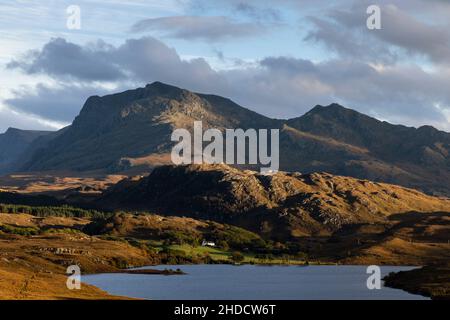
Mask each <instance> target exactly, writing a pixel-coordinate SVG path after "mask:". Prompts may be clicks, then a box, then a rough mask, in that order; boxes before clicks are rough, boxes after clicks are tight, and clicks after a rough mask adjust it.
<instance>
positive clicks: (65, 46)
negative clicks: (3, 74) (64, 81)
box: [7, 38, 124, 81]
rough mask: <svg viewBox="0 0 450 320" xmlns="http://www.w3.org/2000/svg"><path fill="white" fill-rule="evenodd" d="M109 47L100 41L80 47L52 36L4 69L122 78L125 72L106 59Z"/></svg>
mask: <svg viewBox="0 0 450 320" xmlns="http://www.w3.org/2000/svg"><path fill="white" fill-rule="evenodd" d="M112 49H113V48H112V47H111V46H109V45H107V44H105V43H104V42H102V41H99V42H97V43H95V44H91V45H87V46H79V45H77V44H74V43H70V42H67V41H66V40H65V39H62V38H55V39H52V40H51V41H49V42H48V43H47V44H45V45H44V47H43V48H42V49H41V50H33V51H29V52H27V53H26V54H25V55H24V56H23V57H22V58H21V59H18V60H13V61H11V62H10V63H8V64H7V68H9V69H21V70H23V71H24V72H26V73H28V74H36V73H46V74H49V75H51V76H56V77H74V78H77V79H82V80H105V81H114V80H117V79H120V78H123V77H124V74H123V73H122V71H121V70H120V69H119V67H118V66H116V65H115V64H114V62H113V61H111V60H110V59H107V57H108V56H109V55H110V53H111V52H110V51H111V50H112ZM105 58H106V59H105Z"/></svg>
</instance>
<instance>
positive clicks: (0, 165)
mask: <svg viewBox="0 0 450 320" xmlns="http://www.w3.org/2000/svg"><path fill="white" fill-rule="evenodd" d="M49 133H50V132H48V131H32V130H20V129H15V128H9V129H8V130H7V131H6V132H5V133H3V134H0V173H5V172H8V171H9V170H10V169H11V168H12V166H14V165H16V161H17V160H18V159H19V158H20V157H21V156H22V155H23V154H24V152H25V151H26V150H27V148H28V147H29V146H30V145H31V144H32V143H33V142H34V141H36V139H38V138H40V137H43V136H46V135H48V134H49Z"/></svg>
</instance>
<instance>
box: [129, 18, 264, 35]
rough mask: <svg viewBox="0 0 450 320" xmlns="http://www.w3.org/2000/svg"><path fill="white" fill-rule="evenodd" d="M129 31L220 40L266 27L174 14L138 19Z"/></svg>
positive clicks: (262, 30) (249, 33)
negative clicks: (173, 15)
mask: <svg viewBox="0 0 450 320" xmlns="http://www.w3.org/2000/svg"><path fill="white" fill-rule="evenodd" d="M131 31H132V32H135V33H140V32H148V31H150V32H162V34H163V35H164V36H167V37H171V38H179V39H186V40H207V41H220V40H226V39H236V38H244V37H251V36H256V35H260V34H262V33H264V32H266V31H267V28H266V27H265V26H264V25H263V24H261V23H253V22H236V21H234V20H232V19H230V18H228V17H224V16H176V17H162V18H152V19H144V20H140V21H138V22H137V23H135V24H134V25H133V26H132V27H131Z"/></svg>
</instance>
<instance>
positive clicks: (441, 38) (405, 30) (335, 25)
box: [305, 1, 450, 64]
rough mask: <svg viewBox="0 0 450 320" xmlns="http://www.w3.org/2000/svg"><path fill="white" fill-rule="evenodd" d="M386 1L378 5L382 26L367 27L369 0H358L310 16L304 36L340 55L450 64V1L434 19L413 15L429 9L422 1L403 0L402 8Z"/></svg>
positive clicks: (362, 58) (391, 60) (378, 59)
mask: <svg viewBox="0 0 450 320" xmlns="http://www.w3.org/2000/svg"><path fill="white" fill-rule="evenodd" d="M385 2H386V4H383V5H381V23H382V29H381V30H369V29H367V28H366V19H367V15H366V14H365V11H366V9H367V5H368V3H369V2H368V1H359V2H356V3H355V4H354V5H353V6H350V9H349V8H348V7H347V8H346V9H343V8H341V7H338V8H333V9H330V10H328V11H327V12H326V14H325V15H324V17H319V18H318V17H316V16H314V17H310V18H309V19H310V21H311V22H312V24H313V28H312V29H311V30H310V32H309V34H308V36H307V37H306V38H305V40H307V41H308V40H314V41H318V42H321V43H323V44H324V45H326V46H327V47H328V48H329V49H332V50H333V51H335V52H336V53H338V54H339V55H341V56H343V57H351V58H357V59H359V60H366V61H367V60H370V61H372V62H380V61H381V62H386V63H393V62H395V61H397V60H399V59H400V58H401V57H402V56H403V57H405V56H406V57H407V58H410V57H413V58H415V57H419V58H420V57H425V58H427V59H428V60H430V61H431V62H433V63H437V64H450V28H449V26H450V24H449V22H448V21H450V5H449V7H448V8H449V10H447V11H446V10H443V11H442V12H440V13H439V16H446V17H447V21H446V22H441V23H437V22H436V21H433V20H432V18H430V17H427V18H424V19H419V18H417V17H416V15H417V14H414V13H415V12H416V11H418V10H419V9H422V10H423V11H424V12H425V13H423V14H424V15H426V12H427V9H428V10H430V8H429V6H428V8H425V5H424V3H423V2H421V1H412V2H411V7H408V6H406V5H405V4H404V3H403V6H404V7H402V8H401V9H400V8H399V7H398V6H396V5H394V4H390V3H389V2H387V1H385ZM392 2H398V1H392ZM435 11H436V10H435Z"/></svg>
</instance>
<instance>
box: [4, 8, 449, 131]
mask: <svg viewBox="0 0 450 320" xmlns="http://www.w3.org/2000/svg"><path fill="white" fill-rule="evenodd" d="M373 4H376V5H377V6H378V7H379V8H380V22H381V29H373V30H372V29H369V28H368V27H367V19H368V18H369V16H370V14H368V13H367V8H368V7H369V6H370V5H373ZM71 6H72V7H73V6H76V8H79V10H80V11H79V13H80V14H79V19H78V20H73V18H74V17H75V16H74V15H73V11H71V10H69V11H68V9H71V8H72V7H71ZM75 18H76V17H75ZM73 21H79V22H80V24H79V28H69V27H68V25H69V26H71V25H73V24H71V22H73ZM68 22H69V23H68ZM0 34H1V37H0V132H4V131H5V130H6V129H7V128H8V127H16V128H21V129H39V130H56V129H59V128H62V127H64V126H66V125H69V124H70V123H71V122H72V121H73V119H74V118H75V117H76V116H77V115H78V114H79V112H80V110H81V108H82V106H83V104H84V102H85V101H86V99H87V98H88V97H89V96H91V95H105V94H110V93H115V92H120V91H124V90H128V89H133V88H137V87H142V86H145V85H146V84H148V83H152V82H154V81H161V82H165V83H168V84H172V85H176V86H180V87H182V88H185V89H189V90H192V91H195V92H202V93H211V94H218V95H222V96H226V97H228V98H231V99H232V100H234V101H235V102H237V103H239V104H240V105H242V106H244V107H246V108H249V109H251V110H254V111H257V112H259V113H261V114H264V115H266V116H270V117H275V118H293V117H298V116H301V115H303V114H304V113H306V112H307V111H308V110H310V109H311V108H313V107H314V106H315V105H328V104H331V103H334V102H337V103H339V104H341V105H343V106H346V107H348V108H352V109H355V110H357V111H359V112H362V113H365V114H368V115H370V116H373V117H375V118H377V119H380V120H385V121H389V122H391V123H395V124H403V125H408V126H415V127H419V126H422V125H432V126H435V127H436V128H438V129H441V130H445V131H449V132H450V0H377V1H375V0H367V1H366V0H340V1H330V0H272V1H269V0H214V1H211V0H128V1H125V0H89V1H88V0H70V1H66V0H39V1H37V0H36V1H29V0H16V1H12V0H8V1H5V0H1V1H0Z"/></svg>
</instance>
